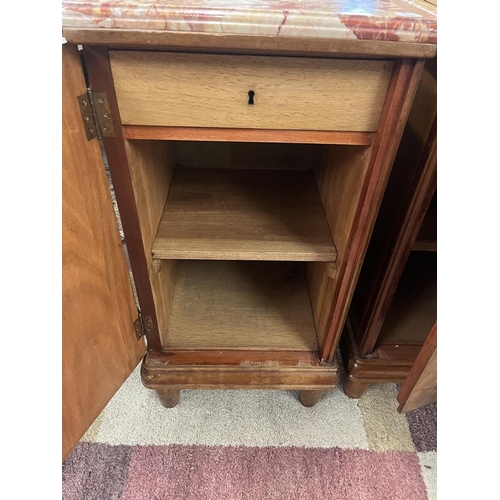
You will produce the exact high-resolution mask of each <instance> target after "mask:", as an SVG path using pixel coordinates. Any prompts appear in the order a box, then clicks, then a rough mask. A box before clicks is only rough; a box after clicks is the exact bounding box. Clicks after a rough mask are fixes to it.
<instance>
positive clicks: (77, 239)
mask: <svg viewBox="0 0 500 500" xmlns="http://www.w3.org/2000/svg"><path fill="white" fill-rule="evenodd" d="M62 50H63V61H62V71H63V82H62V87H63V95H62V97H63V116H62V130H63V137H62V157H63V161H62V198H63V206H62V219H63V231H62V240H63V258H62V275H63V280H62V311H63V315H62V347H63V349H62V351H63V357H62V379H63V383H62V393H63V396H62V408H63V415H62V420H63V432H62V437H63V439H62V441H63V450H62V454H63V459H64V458H65V457H66V456H67V455H68V453H69V452H70V451H71V450H72V449H73V447H74V446H75V445H76V444H77V443H78V441H79V439H80V438H81V437H82V435H83V434H84V432H85V431H86V430H87V429H88V427H90V425H91V424H92V422H93V421H94V419H95V418H96V417H97V416H98V415H99V413H100V412H101V410H102V409H103V408H104V406H105V405H106V404H107V402H108V401H109V400H110V399H111V397H112V396H113V394H114V393H115V392H116V391H117V390H118V388H119V387H120V386H121V384H122V383H123V382H124V381H125V379H126V378H127V377H128V375H130V373H131V371H132V370H133V369H134V368H135V366H136V365H137V363H138V362H139V360H140V358H141V356H142V355H143V354H144V351H145V347H144V341H143V340H141V341H139V342H138V341H137V339H136V337H135V333H134V328H133V322H134V320H135V319H136V318H137V308H136V306H135V301H134V296H133V294H132V287H131V283H130V279H129V274H128V269H127V264H126V262H125V254H124V252H123V248H122V244H121V240H120V235H119V234H118V225H117V222H116V217H115V214H114V211H113V205H112V201H111V194H110V192H109V188H108V183H107V179H106V173H105V170H104V165H103V161H102V157H101V151H100V148H99V142H98V141H97V140H93V141H90V142H89V141H87V138H86V135H85V130H84V127H83V121H82V118H81V115H80V110H79V106H78V102H77V100H76V98H77V96H79V95H81V94H83V93H84V92H85V91H86V85H85V80H84V77H83V72H82V67H81V64H80V58H79V55H78V52H77V50H76V47H74V46H68V45H64V46H63V49H62Z"/></svg>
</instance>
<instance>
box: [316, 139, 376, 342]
mask: <svg viewBox="0 0 500 500" xmlns="http://www.w3.org/2000/svg"><path fill="white" fill-rule="evenodd" d="M369 159H370V149H369V148H366V147H359V146H328V147H325V149H324V154H323V158H321V159H320V160H319V161H318V163H317V164H316V166H315V175H316V181H317V184H318V189H319V193H320V196H321V201H322V203H323V208H324V210H325V213H326V218H327V221H328V225H329V226H330V231H331V233H332V237H333V241H334V243H335V245H336V247H337V261H336V266H337V276H336V277H335V278H334V279H331V278H329V277H328V275H327V274H326V272H325V266H326V264H324V263H322V264H318V265H317V266H316V267H319V266H321V267H322V268H323V272H319V271H318V270H317V269H315V272H314V273H310V274H311V277H312V276H314V278H315V279H310V281H309V286H310V289H311V297H313V296H314V297H322V301H321V303H320V304H321V306H320V307H319V305H318V304H319V301H318V300H317V301H316V303H315V301H314V300H313V311H314V317H315V320H316V328H317V331H318V340H319V342H320V344H322V343H323V340H324V338H325V335H326V332H327V325H328V319H329V318H330V315H331V308H332V306H333V304H334V302H335V299H336V295H337V293H338V286H339V283H340V280H341V277H342V275H343V273H344V270H345V266H346V262H347V258H348V256H349V243H350V240H349V239H350V235H351V233H352V229H353V223H354V219H355V215H356V211H357V208H358V203H359V200H360V197H361V192H362V188H363V184H364V182H365V177H366V172H367V167H368V162H369Z"/></svg>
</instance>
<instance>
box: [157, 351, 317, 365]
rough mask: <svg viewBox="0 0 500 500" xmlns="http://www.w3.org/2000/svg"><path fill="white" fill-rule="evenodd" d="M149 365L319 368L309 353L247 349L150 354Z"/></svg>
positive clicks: (311, 353)
mask: <svg viewBox="0 0 500 500" xmlns="http://www.w3.org/2000/svg"><path fill="white" fill-rule="evenodd" d="M148 362H149V364H150V366H156V365H158V366H161V365H164V364H165V363H168V364H171V365H207V366H211V365H236V366H252V365H255V366H257V365H261V366H306V365H308V366H320V365H321V363H320V360H319V355H318V353H317V352H311V351H249V350H237V351H235V350H222V351H221V350H169V351H168V352H158V353H151V354H150V355H149V358H148Z"/></svg>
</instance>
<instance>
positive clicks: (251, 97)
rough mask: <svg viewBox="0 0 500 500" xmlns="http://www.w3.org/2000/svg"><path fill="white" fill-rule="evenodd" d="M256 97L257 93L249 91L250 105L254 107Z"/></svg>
mask: <svg viewBox="0 0 500 500" xmlns="http://www.w3.org/2000/svg"><path fill="white" fill-rule="evenodd" d="M254 95H255V92H254V91H253V90H249V91H248V105H249V106H253V104H254V103H253V96H254Z"/></svg>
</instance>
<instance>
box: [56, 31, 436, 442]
mask: <svg viewBox="0 0 500 500" xmlns="http://www.w3.org/2000/svg"><path fill="white" fill-rule="evenodd" d="M82 33H83V35H82ZM82 33H77V34H74V36H75V37H81V36H83V38H78V41H76V39H75V40H74V41H75V43H81V44H82V45H83V50H82V54H81V55H82V61H83V66H84V68H78V70H77V69H75V66H74V65H73V68H72V69H71V71H80V72H82V73H81V76H80V78H82V79H83V69H84V70H85V74H86V75H87V78H88V84H89V86H90V90H91V91H90V92H89V94H88V95H87V96H86V95H85V94H82V92H83V90H82V89H81V88H80V87H78V86H76V87H72V88H71V89H70V90H69V92H72V93H73V94H68V95H66V94H65V98H64V99H65V103H64V113H67V112H68V111H67V110H68V107H67V106H70V107H73V108H74V105H75V103H76V102H77V97H78V96H79V95H80V96H82V95H83V98H82V97H80V101H79V102H80V107H83V108H85V106H86V104H85V103H87V104H88V106H89V107H90V109H91V110H92V111H93V114H94V115H95V117H96V119H97V122H98V123H99V122H100V123H101V125H100V126H99V127H98V126H97V125H95V128H98V129H99V131H100V135H101V138H102V145H103V152H104V154H105V157H106V161H107V164H108V165H109V172H110V174H111V177H112V181H113V186H114V190H115V193H116V201H117V204H118V208H119V212H120V218H121V222H122V225H123V231H124V235H125V243H124V249H125V250H126V255H127V259H128V262H129V264H130V270H131V274H132V276H133V282H134V289H135V291H136V296H137V300H138V307H139V313H138V317H137V319H135V317H134V318H132V317H130V316H131V314H130V290H128V291H127V292H126V293H125V292H124V291H123V290H122V289H121V288H119V287H114V286H113V287H110V288H107V289H106V290H107V297H104V296H101V301H102V303H103V306H105V307H106V308H109V314H110V315H111V312H112V311H111V306H112V305H113V304H114V305H117V306H119V307H116V313H117V314H118V316H120V307H124V308H125V309H126V311H128V312H127V314H126V315H124V316H123V317H121V320H122V321H124V322H126V323H127V324H124V325H119V324H118V323H110V325H109V331H107V332H106V335H109V336H110V337H112V336H113V335H118V334H120V335H122V334H124V335H129V337H128V341H127V342H128V343H131V344H133V345H132V346H130V350H131V351H133V353H134V354H133V355H129V356H128V358H127V359H128V360H129V361H127V362H125V358H126V357H125V356H124V363H123V365H124V367H123V369H122V370H120V371H119V370H117V371H115V374H114V380H115V382H114V385H113V384H109V387H108V390H107V392H106V390H104V388H105V387H106V385H107V384H108V382H109V380H108V378H107V376H104V375H103V377H102V378H101V379H99V381H98V382H97V384H98V385H99V386H100V387H102V388H103V394H104V393H105V394H107V395H109V397H110V396H111V393H112V392H113V390H116V384H117V383H119V381H120V380H123V378H124V374H125V373H127V371H130V369H131V364H132V361H134V360H136V359H137V353H139V355H140V354H141V353H143V352H144V346H143V344H142V342H143V340H142V339H141V340H139V341H136V339H135V334H134V333H133V332H134V331H135V332H136V333H138V334H139V335H142V334H143V335H144V336H145V338H146V341H147V349H146V352H145V356H144V358H143V362H142V368H141V374H142V381H143V383H144V385H145V387H147V388H149V389H153V390H155V391H157V393H158V396H159V399H160V401H161V403H162V404H164V405H165V406H167V407H172V406H175V405H176V404H177V403H178V401H179V391H180V390H182V389H194V388H196V389H229V388H232V389H242V388H245V389H294V390H299V391H300V401H301V402H302V404H304V405H306V406H311V405H313V404H315V402H316V401H317V400H318V399H319V398H320V397H321V394H322V393H323V392H324V391H325V390H328V389H332V388H334V387H336V386H337V384H338V383H339V378H340V371H339V366H338V363H337V359H336V350H337V346H338V343H339V339H340V336H341V333H342V331H343V328H344V323H345V320H346V317H347V313H348V310H349V305H350V302H351V298H352V295H353V292H354V288H355V285H356V282H357V279H358V275H359V272H360V269H361V265H362V262H363V258H364V255H365V252H366V248H367V246H368V242H369V239H370V235H371V232H372V230H373V226H374V223H375V220H376V216H377V213H378V210H379V207H380V202H381V200H382V196H383V193H384V189H385V187H386V184H387V180H388V178H389V174H390V171H391V167H392V164H393V160H394V156H395V154H396V151H397V148H398V144H399V141H400V138H401V135H402V132H403V129H404V125H405V123H406V120H407V117H408V113H409V110H410V107H411V103H412V100H413V98H414V95H415V91H416V88H417V85H418V82H419V79H420V75H421V72H422V68H423V63H424V59H422V58H421V57H422V55H423V54H424V53H425V54H427V55H432V51H431V50H430V49H429V47H427V48H426V47H423V48H421V47H419V44H406V45H404V50H403V52H404V54H403V55H404V56H405V57H402V52H401V50H400V48H399V46H398V44H392V43H387V44H385V45H384V44H382V45H377V44H375V45H376V47H377V50H376V51H375V52H373V51H368V52H366V54H365V52H364V51H365V48H366V47H367V46H366V45H365V44H363V43H361V42H360V44H354V45H352V47H351V46H350V45H349V44H347V45H346V44H345V43H343V42H344V41H342V43H340V46H342V47H345V48H347V49H348V50H346V51H345V52H344V53H341V54H339V51H338V50H337V49H335V47H334V49H335V50H332V46H330V45H328V46H325V45H324V43H323V42H322V41H321V40H319V41H317V43H311V42H307V43H304V45H303V47H302V48H301V49H300V50H295V51H294V50H290V48H289V47H290V46H288V47H287V48H286V49H285V50H280V51H277V50H273V49H272V44H273V43H274V42H273V40H272V39H270V38H267V37H259V36H251V37H249V39H248V40H245V43H244V44H241V43H240V42H238V43H240V46H239V48H238V49H234V48H233V49H231V47H228V46H227V45H226V46H224V44H227V40H226V39H225V38H223V37H222V38H219V39H218V43H220V44H221V46H220V47H219V48H218V49H217V48H215V47H214V46H213V43H214V40H213V39H212V38H211V37H210V36H209V37H207V38H204V39H203V40H205V42H204V43H205V45H204V44H203V43H201V44H199V45H197V47H196V50H191V52H197V53H189V54H184V53H179V52H177V51H175V47H174V46H172V47H165V46H158V47H155V52H152V51H151V48H150V47H144V46H141V45H140V44H139V45H137V44H135V45H134V43H132V42H130V41H122V42H120V41H119V38H118V39H116V40H118V41H116V40H115V41H114V42H110V43H107V44H105V43H103V42H102V40H101V41H100V42H99V44H97V45H96V44H95V39H93V38H92V37H93V36H94V35H93V32H92V30H89V31H88V32H85V31H84V32H82ZM68 34H69V35H71V30H69V31H68ZM86 36H88V37H90V38H88V39H87V40H85V37H86ZM193 36H194V37H195V38H193V40H194V39H196V40H199V38H197V37H196V35H193ZM70 38H71V37H70ZM92 40H94V42H92ZM184 40H186V43H187V42H188V40H189V38H186V39H184ZM197 43H199V42H197ZM267 43H271V45H270V46H269V48H267V49H266V44H267ZM252 44H253V45H252ZM395 45H396V46H395ZM412 45H413V47H415V49H413V47H412ZM291 46H292V47H297V45H296V44H295V45H291ZM242 47H243V48H242ZM349 47H351V48H349ZM131 48H133V49H134V50H133V51H131V50H130V49H131ZM424 49H425V50H424ZM65 50H67V51H72V56H71V57H72V58H73V61H77V60H78V56H77V55H76V47H75V46H69V47H67V48H66V49H65ZM221 50H224V51H225V52H226V54H225V55H220V54H215V52H218V51H219V52H220V51H221ZM413 50H414V52H412V51H413ZM242 51H243V52H244V54H239V55H236V53H237V52H242ZM425 51H427V52H425ZM211 52H214V53H211ZM283 52H284V53H285V54H283ZM365 55H366V56H369V57H365ZM296 56H300V57H296ZM68 70H69V69H68ZM82 81H83V80H82ZM68 103H69V104H68ZM91 116H92V113H90V117H89V116H88V115H87V118H85V117H84V118H83V119H82V121H81V123H79V124H78V127H76V125H75V127H76V128H75V127H73V128H72V130H71V133H72V134H73V137H74V136H75V135H76V134H79V139H80V141H81V142H82V144H83V143H85V144H87V145H88V144H90V143H87V142H86V141H87V135H88V134H87V133H89V131H90V129H93V128H94V125H93V124H92V123H91V122H92V119H91ZM65 133H68V131H66V132H65ZM90 135H91V134H90ZM92 141H94V142H93V143H92ZM91 143H92V144H93V145H92V148H93V150H94V153H95V151H97V149H96V148H97V139H92V140H91ZM64 161H65V162H66V161H74V160H68V159H66V157H65V160H64ZM78 168H79V169H80V171H81V177H80V180H78V178H76V179H74V182H76V183H80V184H79V185H78V189H79V190H80V194H82V195H85V193H88V194H89V198H88V200H87V201H88V202H89V203H91V204H93V205H95V206H97V205H99V206H100V207H101V208H102V212H103V213H104V212H111V211H112V207H111V201H110V198H109V193H108V194H105V193H101V192H100V191H96V186H95V185H94V183H93V182H86V181H85V175H84V174H85V172H87V170H89V169H91V168H94V169H95V163H94V165H93V167H92V165H90V164H89V161H88V160H87V159H86V158H85V157H83V156H82V157H81V163H80V164H79V165H78ZM96 175H97V174H96ZM99 175H100V176H101V177H102V176H103V175H104V170H102V172H101V173H100V174H99ZM99 182H100V183H101V184H102V179H101V180H99ZM91 194H92V196H95V197H97V198H98V199H96V200H95V201H92V199H91V198H90V195H91ZM70 199H71V196H70V194H69V193H68V200H70ZM70 205H71V203H70V201H69V202H68V210H69V211H72V210H79V207H78V206H77V205H75V206H70ZM96 217H97V220H94V219H92V220H89V221H88V224H90V225H96V224H100V222H99V217H103V225H102V231H103V232H108V233H109V234H110V238H111V233H116V234H115V235H114V236H113V238H114V239H113V238H112V239H113V241H114V243H113V244H114V247H113V248H114V249H115V250H116V248H115V247H116V241H117V237H118V236H117V228H116V227H111V226H112V224H111V226H110V227H107V226H106V225H105V221H104V215H99V213H98V214H96ZM79 223H83V220H81V221H78V219H76V221H75V222H74V224H76V225H78V224H79ZM74 227H75V226H74V225H71V224H69V223H68V224H67V225H66V226H65V228H64V230H65V231H66V232H68V234H69V233H71V232H72V231H73V230H74ZM82 238H83V239H84V237H83V236H82ZM106 245H107V243H105V242H104V241H103V242H102V245H101V244H100V242H99V241H96V248H95V249H93V250H92V249H86V247H85V246H83V245H82V251H83V250H84V248H85V249H86V250H85V251H88V252H91V251H93V252H94V253H95V255H96V256H97V257H96V258H97V259H98V260H99V261H100V262H101V264H102V265H105V264H106V265H109V266H112V265H116V266H117V265H118V263H119V262H121V264H120V266H121V267H119V268H116V269H114V268H112V267H108V268H107V269H108V273H111V272H112V273H114V274H115V276H114V278H115V279H116V280H118V279H120V280H121V279H125V277H127V270H126V268H125V267H124V266H123V265H122V264H123V263H124V255H123V254H122V255H121V256H117V255H115V251H114V250H113V251H108V247H107V246H106ZM72 251H73V250H72V249H71V248H70V246H69V245H67V246H66V245H65V247H64V253H65V255H66V254H67V253H69V252H72ZM75 252H78V251H77V250H75ZM89 272H90V271H89ZM84 274H85V272H84ZM127 278H128V277H127ZM65 279H67V280H68V283H69V280H72V283H71V286H73V287H76V288H78V287H80V286H81V280H85V279H86V278H85V276H84V275H82V274H81V275H72V276H70V275H69V274H68V275H67V277H65ZM126 294H128V295H129V297H125V295H126ZM76 300H79V301H81V307H83V308H84V307H86V304H85V298H84V297H82V298H77V299H76ZM106 300H108V301H109V302H106ZM121 301H123V302H124V303H123V305H121V306H120V302H121ZM127 301H128V302H127ZM126 303H127V304H128V305H127V304H126ZM127 307H128V308H129V309H127ZM132 311H133V307H132ZM134 319H135V321H133V320H134ZM96 321H98V319H95V318H93V317H92V315H89V316H88V317H86V318H85V323H84V324H85V328H88V329H89V328H90V329H91V328H93V325H94V323H95V322H96ZM117 321H118V320H117ZM72 328H73V326H72V324H71V323H68V326H67V330H68V333H67V332H66V331H65V332H64V335H65V337H68V338H69V337H70V335H69V330H71V329H72ZM114 330H120V332H121V333H120V332H117V331H114ZM103 335H104V333H103ZM132 336H133V337H132ZM131 338H132V339H133V342H131V340H130V339H131ZM136 342H139V344H136ZM72 345H73V344H72ZM68 346H69V344H68ZM74 346H78V342H75V343H74ZM124 347H125V346H124ZM75 348H77V347H75ZM99 348H100V346H99V345H98V343H96V344H95V345H94V347H92V349H95V350H99ZM82 349H89V347H88V346H85V347H84V348H82ZM80 354H81V355H83V352H82V353H80ZM115 354H116V355H117V356H119V351H118V345H117V351H116V353H115ZM120 356H121V355H120ZM94 363H95V361H94V360H93V358H91V357H90V358H88V363H87V365H86V366H85V367H82V368H81V373H83V372H84V371H88V370H92V369H93V366H94ZM110 378H111V377H110ZM90 383H91V382H90V379H88V377H87V378H86V377H85V376H81V377H78V374H77V373H76V372H75V377H74V378H73V385H72V386H71V388H69V389H68V393H69V392H70V390H71V391H75V390H79V389H78V387H79V384H87V385H88V384H90ZM68 401H69V399H68ZM105 403H106V400H105V398H104V397H103V398H101V399H99V401H97V402H95V404H94V407H95V408H96V409H98V408H99V407H101V408H102V407H103V406H104V404H105ZM94 413H95V411H94ZM94 413H93V415H94ZM92 418H95V415H94V417H92ZM92 418H90V421H91V420H92ZM87 420H88V419H87ZM87 425H88V424H87ZM84 430H85V424H84V423H82V424H81V425H80V427H79V431H80V436H81V434H82V433H83V432H84ZM78 437H79V436H78V432H77V431H75V432H73V434H72V438H71V439H72V443H73V444H74V443H75V439H77V438H78ZM69 447H70V445H68V446H67V447H66V449H68V448H69Z"/></svg>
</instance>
